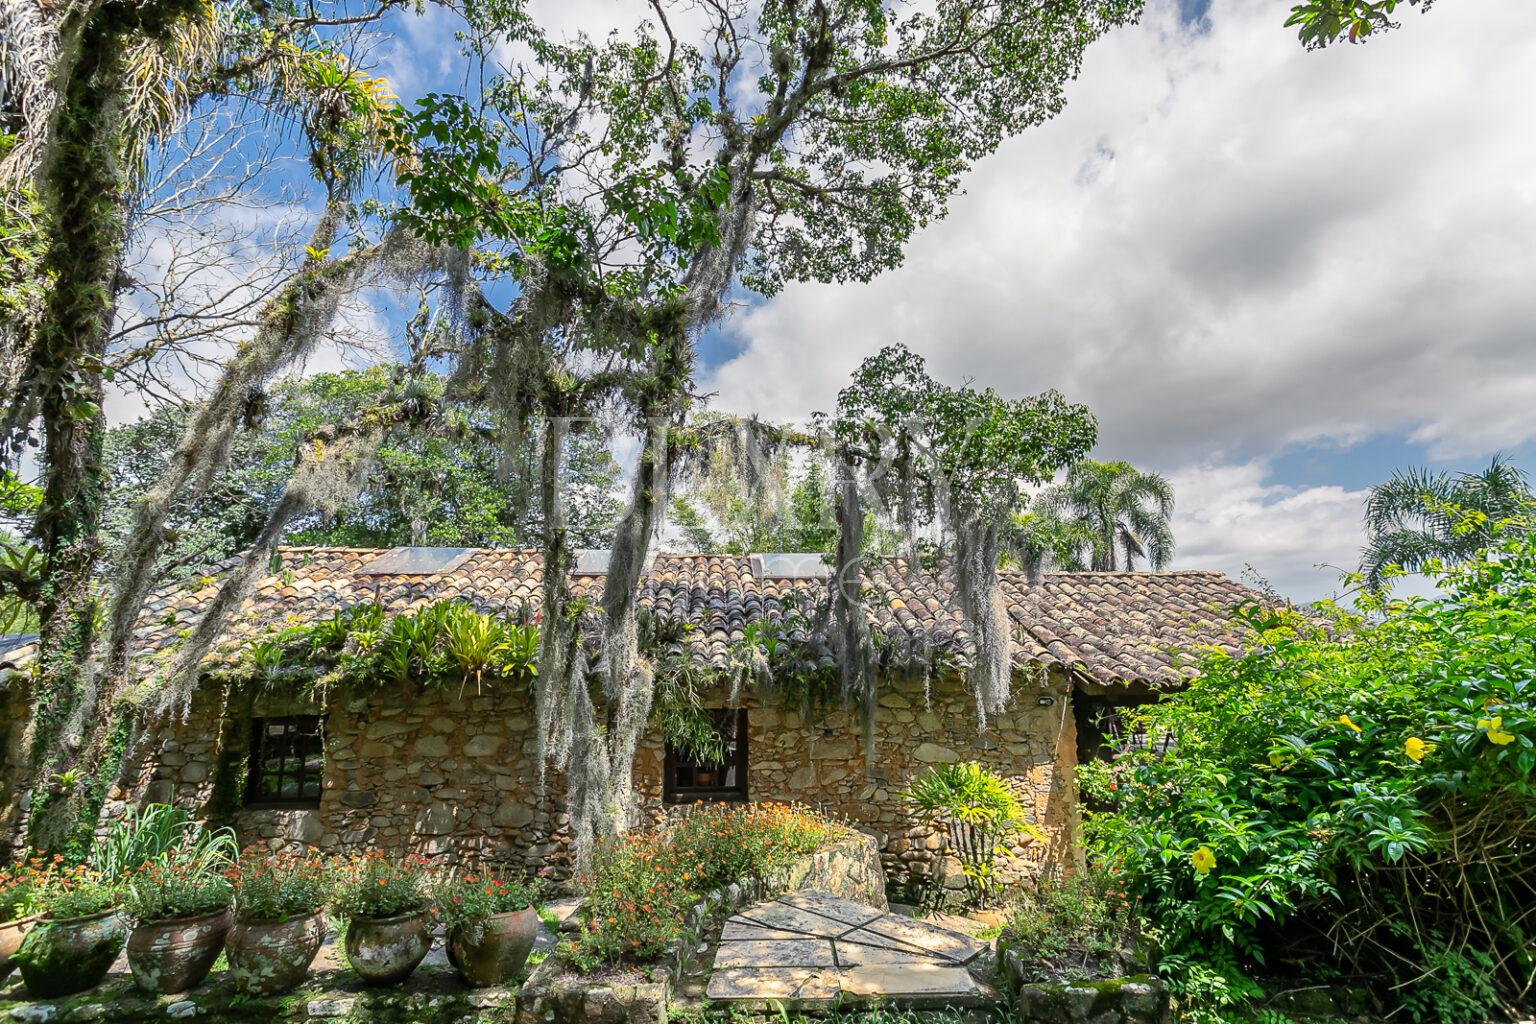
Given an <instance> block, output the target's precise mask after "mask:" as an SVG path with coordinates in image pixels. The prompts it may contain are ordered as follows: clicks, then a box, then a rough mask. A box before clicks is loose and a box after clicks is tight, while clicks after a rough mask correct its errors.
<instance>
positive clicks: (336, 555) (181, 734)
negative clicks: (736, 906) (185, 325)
mask: <svg viewBox="0 0 1536 1024" xmlns="http://www.w3.org/2000/svg"><path fill="white" fill-rule="evenodd" d="M605 554H606V553H603V552H584V553H582V557H581V558H580V559H579V561H578V564H577V566H576V568H575V570H574V571H573V573H572V576H571V580H570V588H571V591H572V593H573V594H574V595H577V596H586V597H589V598H592V597H596V596H598V595H599V594H600V593H601V588H602V585H603V570H604V567H605V561H606V559H605ZM278 561H279V562H280V564H278V565H275V566H274V571H273V572H272V574H271V575H269V576H268V577H266V578H265V579H263V580H262V581H261V582H260V584H259V585H258V586H257V588H256V591H255V594H254V596H253V597H252V598H251V599H250V600H249V601H248V602H247V603H246V605H245V606H244V607H243V609H242V610H241V613H240V615H238V616H236V617H235V621H234V623H233V625H232V627H231V631H232V633H235V634H237V635H238V634H241V633H248V632H255V631H256V630H258V629H260V628H261V627H263V626H266V625H268V624H271V623H274V622H279V623H280V622H290V623H291V622H303V621H306V620H318V619H320V618H322V617H328V616H330V615H332V614H333V613H334V612H335V611H336V610H337V609H338V608H343V607H347V606H349V605H354V604H357V603H360V602H374V603H378V604H382V605H384V606H385V608H386V610H388V611H391V612H398V611H404V610H408V609H412V608H415V607H419V606H421V605H424V604H428V603H431V602H433V601H438V600H442V599H444V598H454V599H460V600H464V601H467V602H470V603H471V604H473V605H474V606H475V607H477V608H478V609H480V610H482V611H489V612H499V613H507V614H513V613H522V614H527V612H528V610H529V609H533V610H536V609H537V606H538V604H539V594H540V588H541V585H542V560H541V557H540V555H539V553H538V552H537V551H530V550H487V549H440V548H430V549H424V548H415V549H399V548H397V549H394V550H392V551H387V552H386V551H380V550H371V549H353V548H287V549H284V550H283V551H282V552H281V553H280V558H279V560H278ZM827 572H828V568H827V567H826V566H825V565H824V564H823V563H822V561H821V559H820V557H819V556H784V555H761V556H727V555H681V554H666V553H662V554H659V555H657V556H656V557H655V559H654V561H653V563H652V565H651V567H650V569H649V571H648V573H647V574H646V576H645V577H644V579H643V582H642V592H641V603H642V606H643V607H646V608H649V609H651V610H652V612H653V613H654V614H657V615H665V616H670V617H673V618H676V619H680V620H683V621H685V622H687V623H689V624H691V625H692V627H694V628H692V629H691V630H689V631H687V632H686V633H685V634H684V635H685V637H686V641H685V642H686V643H687V644H688V645H689V646H690V647H691V649H692V652H693V655H694V656H695V657H696V658H697V659H699V660H701V661H704V662H710V663H713V664H716V665H720V664H724V663H725V661H726V658H727V656H728V654H729V652H730V650H731V646H732V645H733V644H739V643H740V641H741V639H742V637H743V635H744V631H745V630H746V629H747V627H748V626H749V625H751V624H752V623H754V622H758V621H761V620H763V619H776V618H777V619H782V617H783V616H784V615H785V610H786V606H791V607H799V608H810V607H814V606H815V604H816V602H817V601H819V600H820V599H821V597H822V595H823V594H824V593H825V587H826V575H827ZM219 576H220V572H219V571H218V570H215V571H214V572H213V573H211V574H210V575H209V576H206V577H203V578H202V579H201V580H197V581H191V582H188V583H186V584H182V585H178V586H173V587H168V588H165V589H163V590H161V591H158V592H156V593H155V594H154V595H153V596H152V598H151V600H150V602H149V605H148V608H147V610H146V614H145V619H144V623H145V624H144V626H143V627H142V629H141V631H140V638H139V640H140V644H141V653H144V652H152V651H155V650H158V649H163V648H165V647H167V646H168V645H170V644H172V643H173V642H174V641H175V638H176V637H177V636H178V635H180V634H181V633H183V632H184V631H185V630H186V629H187V628H188V627H189V626H190V625H191V624H193V623H195V622H196V621H197V618H198V616H199V615H200V609H201V607H202V606H203V605H204V603H205V602H207V601H208V600H209V599H210V598H212V597H213V595H214V593H215V592H216V590H217V587H218V585H219V582H220V579H219ZM864 585H865V588H866V590H865V593H866V599H867V601H868V603H869V606H870V608H871V611H872V627H873V628H874V629H875V630H877V631H878V632H879V633H880V634H883V641H884V642H888V643H899V644H906V645H909V646H910V647H911V648H913V649H923V650H928V651H939V652H948V656H947V657H944V658H937V659H934V662H933V663H934V664H935V666H936V667H935V668H934V669H933V670H932V671H931V672H929V673H927V674H926V677H924V676H920V675H917V674H914V673H910V672H905V673H892V674H890V675H889V676H888V677H886V678H883V679H882V682H881V687H880V691H879V699H878V707H877V708H876V715H875V728H874V733H873V739H874V745H875V750H874V752H873V756H872V757H869V758H866V752H865V750H864V736H863V728H862V712H861V711H860V710H859V709H857V708H843V707H841V706H832V707H822V708H821V709H819V710H809V709H805V708H799V707H797V706H796V705H795V704H794V702H793V701H790V700H789V699H787V698H786V697H785V695H783V694H781V693H777V692H776V691H774V690H773V688H771V687H767V688H763V687H752V686H745V687H741V688H740V689H739V692H737V693H736V694H735V695H734V697H733V695H732V693H731V692H730V690H731V689H732V688H731V687H728V686H725V685H721V686H720V687H718V688H717V689H716V690H713V691H711V692H710V694H709V699H708V701H707V703H708V704H709V705H711V706H712V707H715V708H717V709H718V711H717V715H718V717H717V721H718V723H719V724H720V726H721V728H722V731H723V732H724V733H725V734H726V736H727V739H728V746H727V756H726V759H725V761H726V763H725V764H715V765H702V764H693V763H689V761H688V759H687V758H686V757H685V756H682V755H681V754H680V753H679V752H677V751H675V750H671V749H669V747H668V744H667V743H666V742H665V741H664V739H663V738H662V736H661V735H660V733H659V730H655V729H653V730H652V734H651V735H649V736H648V737H647V738H646V740H645V741H644V742H643V743H642V745H641V748H640V751H639V754H638V755H637V763H636V771H635V779H636V785H637V787H638V789H639V791H640V793H641V796H642V806H643V808H644V812H645V813H646V814H648V815H650V816H652V817H655V816H660V815H662V814H665V813H666V812H667V808H668V807H669V806H672V805H676V804H686V803H691V802H693V801H694V800H700V799H703V800H772V801H798V802H802V803H805V804H808V805H812V806H815V807H818V808H821V809H824V810H826V811H829V812H832V813H834V814H837V815H839V816H842V817H844V818H846V819H847V820H849V821H850V822H852V823H853V824H855V825H857V826H858V827H860V828H862V829H864V830H866V831H868V832H870V833H872V834H874V835H875V836H876V837H877V838H878V840H879V842H880V844H881V848H882V859H883V861H884V865H885V867H886V869H887V872H888V873H889V875H890V876H891V877H892V879H893V880H894V881H896V882H898V883H901V882H916V881H920V880H922V879H924V878H925V877H926V876H928V875H929V874H930V873H931V872H933V871H934V870H935V869H936V866H937V865H936V864H935V854H934V851H935V849H936V848H937V847H938V845H939V844H938V839H937V837H936V836H934V835H931V834H930V832H929V831H928V829H927V828H926V827H925V826H924V825H923V824H922V823H921V822H918V821H915V820H913V816H912V813H911V811H910V809H909V808H908V807H907V806H906V805H905V802H904V801H903V799H902V797H901V792H902V790H903V788H904V787H905V786H906V785H907V783H908V782H909V781H910V780H911V779H912V778H913V777H914V776H915V775H916V774H917V773H919V772H920V771H922V770H923V769H924V768H926V767H927V766H928V765H931V764H934V763H938V762H944V761H956V760H978V761H981V762H983V763H985V764H987V765H989V766H991V767H993V768H994V769H997V770H999V771H1000V772H1002V773H1003V774H1005V775H1007V776H1008V777H1010V778H1012V779H1014V780H1016V782H1017V784H1018V785H1019V787H1020V788H1021V789H1022V791H1023V792H1024V794H1025V796H1026V798H1027V800H1028V802H1029V803H1030V804H1031V809H1032V811H1033V814H1034V818H1035V821H1036V822H1037V824H1038V825H1039V827H1040V828H1041V830H1042V832H1043V833H1044V836H1045V839H1044V841H1039V842H1035V841H1031V842H1027V843H1025V844H1023V845H1021V846H1020V847H1019V848H1017V849H1016V850H1015V855H1016V857H1015V861H1014V864H1013V871H1014V872H1015V873H1023V872H1030V871H1035V870H1038V869H1039V868H1040V866H1041V865H1042V864H1047V865H1049V864H1064V863H1068V862H1070V860H1071V858H1072V857H1073V856H1074V850H1075V843H1074V836H1075V829H1076V825H1077V822H1078V808H1077V795H1076V787H1075V785H1074V780H1073V767H1074V766H1075V765H1076V764H1077V763H1078V762H1079V759H1080V758H1084V757H1092V756H1098V754H1099V752H1100V750H1101V748H1102V742H1103V736H1104V733H1105V731H1106V730H1113V729H1114V728H1116V724H1115V722H1116V720H1115V709H1116V708H1118V707H1121V706H1124V705H1125V704H1128V703H1134V702H1137V701H1145V700H1149V699H1154V697H1155V694H1156V692H1157V691H1158V689H1160V688H1166V687H1170V686H1177V685H1179V684H1180V683H1181V682H1182V681H1183V680H1184V679H1186V678H1187V677H1188V676H1189V675H1190V674H1191V673H1192V671H1193V670H1192V668H1191V667H1190V664H1189V659H1188V657H1187V656H1186V655H1184V654H1182V653H1181V651H1186V650H1188V649H1189V648H1191V647H1195V646H1199V645H1218V646H1222V647H1224V648H1227V649H1234V648H1235V647H1236V646H1237V644H1238V643H1239V642H1240V634H1239V632H1238V629H1237V627H1236V625H1235V624H1234V623H1232V621H1231V619H1230V610H1231V608H1232V607H1233V606H1234V605H1236V604H1237V603H1238V602H1240V601H1243V600H1247V599H1251V598H1253V597H1255V596H1256V595H1255V594H1254V593H1253V592H1252V591H1250V590H1248V589H1247V588H1245V587H1242V586H1240V585H1239V584H1237V583H1234V582H1233V581H1232V580H1230V579H1228V578H1227V577H1225V576H1223V575H1222V574H1220V573H1215V572H1159V573H1137V572H1117V573H1052V574H1046V575H1045V576H1044V577H1043V578H1042V579H1041V580H1040V581H1039V582H1037V583H1031V582H1029V581H1028V580H1027V579H1026V578H1025V577H1024V576H1023V575H1022V574H1009V573H1005V574H1003V577H1002V591H1003V595H1004V598H1005V602H1006V605H1007V610H1008V613H1009V616H1010V617H1011V619H1012V620H1013V623H1014V627H1015V636H1014V665H1015V673H1014V675H1015V678H1014V686H1013V693H1014V696H1013V700H1012V702H1011V706H1010V707H1009V709H1008V711H1007V713H1005V714H1002V715H999V716H996V717H994V718H992V719H991V720H990V721H989V722H988V723H987V725H986V727H985V729H982V728H980V727H979V725H978V719H977V714H976V710H975V706H974V703H973V701H972V699H971V695H970V691H969V689H968V687H967V686H966V684H965V682H964V680H963V678H962V677H961V675H960V672H961V671H962V670H963V667H964V663H965V650H966V647H967V639H966V635H965V627H964V623H963V620H962V617H961V615H960V613H959V611H958V610H957V605H956V602H955V600H954V593H953V584H952V582H951V581H950V580H949V579H948V578H947V577H946V575H945V573H944V572H943V571H942V570H935V569H925V568H920V567H917V566H912V565H909V564H908V563H907V562H906V561H905V560H903V559H899V558H885V559H874V560H870V561H869V563H868V564H867V566H866V571H865V573H864ZM791 594H793V595H796V597H795V599H793V600H790V599H789V597H790V595H791ZM7 657H8V658H9V660H4V659H5V658H7ZM24 661H25V653H24V651H22V652H21V653H13V654H11V655H8V656H3V657H0V670H4V669H6V668H12V669H15V668H18V667H20V665H21V664H23V663H24ZM18 689H20V688H19V687H17V686H14V685H11V686H6V685H5V684H4V683H0V696H3V697H8V698H9V697H14V695H15V692H16V691H17V690H18ZM7 690H9V691H10V693H9V694H7V693H6V691H7ZM123 777H124V778H125V779H127V780H129V781H128V783H127V784H124V785H120V786H118V787H116V788H115V789H114V791H113V792H112V793H111V794H110V796H109V803H108V808H107V812H108V814H109V816H110V815H111V814H113V813H120V811H121V808H122V807H123V806H124V805H126V804H128V803H145V802H152V801H153V802H166V803H174V804H176V805H179V806H182V807H185V808H187V809H188V810H190V811H192V812H193V813H194V814H196V815H198V816H200V817H203V818H206V819H209V820H212V821H216V822H222V823H228V824H231V825H233V826H234V827H235V829H236V830H237V832H238V833H239V834H240V836H241V839H242V841H245V842H249V841H254V840H260V839H267V840H272V839H277V840H283V841H287V842H291V843H294V844H301V843H302V844H310V845H314V846H318V847H321V848H325V849H333V850H343V851H344V850H348V849H356V848H366V847H373V846H377V847H383V848H386V849H389V848H409V849H414V850H418V851H421V852H424V853H426V854H429V855H433V856H439V857H444V858H448V859H452V860H463V861H475V862H495V863H502V864H508V863H510V864H516V865H521V866H523V867H525V868H527V869H528V870H532V871H543V872H545V873H547V874H554V875H556V876H559V875H561V874H562V873H563V871H564V867H563V865H564V859H565V834H564V831H563V820H562V801H563V795H562V780H561V779H559V778H558V777H557V776H555V775H553V774H551V775H550V776H549V777H548V778H543V779H541V771H540V765H539V763H538V755H537V744H536V738H535V726H534V712H533V695H532V691H531V687H530V686H529V685H527V684H526V683H525V684H521V685H512V684H511V683H507V682H503V683H497V684H495V685H490V686H486V687H484V688H483V689H482V690H481V691H480V692H476V690H475V688H474V687H472V686H471V687H466V688H464V689H462V690H460V689H455V688H446V689H429V688H416V687H413V688H410V689H409V690H407V689H405V688H399V689H397V690H383V691H380V690H372V691H369V692H368V693H366V694H361V693H358V694H354V693H349V692H346V690H345V688H344V687H339V688H337V689H336V690H333V691H332V692H330V693H329V694H327V695H326V697H325V699H324V700H320V699H317V698H315V697H313V696H309V697H305V696H299V695H298V694H297V693H296V692H295V688H293V687H279V688H272V689H264V688H249V687H247V688H244V689H243V690H242V691H241V692H233V693H231V692H226V690H225V688H222V687H219V686H215V685H211V684H210V685H205V686H203V687H202V688H201V689H200V690H199V691H198V693H197V694H196V695H195V697H194V699H193V702H192V705H191V708H190V710H189V711H188V713H187V714H186V715H185V716H184V717H183V718H181V719H179V720H176V721H171V722H168V723H165V724H162V725H157V726H155V727H154V728H153V729H152V730H151V731H150V733H149V734H148V735H147V736H146V737H145V738H144V739H143V740H142V741H141V742H138V743H137V744H135V745H134V746H133V747H132V749H131V750H130V752H129V762H128V768H127V771H126V772H125V774H124V776H123Z"/></svg>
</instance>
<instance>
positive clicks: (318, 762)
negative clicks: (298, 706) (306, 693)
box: [245, 715, 325, 807]
mask: <svg viewBox="0 0 1536 1024" xmlns="http://www.w3.org/2000/svg"><path fill="white" fill-rule="evenodd" d="M324 769H325V734H324V731H323V729H322V726H321V719H320V716H319V715H287V716H285V717H282V718H255V719H252V720H251V767H250V774H249V776H248V777H247V780H246V789H245V802H246V805H247V806H258V807H259V806H262V805H269V806H270V805H293V804H298V805H309V806H315V805H318V804H319V803H320V776H321V773H322V772H323V771H324Z"/></svg>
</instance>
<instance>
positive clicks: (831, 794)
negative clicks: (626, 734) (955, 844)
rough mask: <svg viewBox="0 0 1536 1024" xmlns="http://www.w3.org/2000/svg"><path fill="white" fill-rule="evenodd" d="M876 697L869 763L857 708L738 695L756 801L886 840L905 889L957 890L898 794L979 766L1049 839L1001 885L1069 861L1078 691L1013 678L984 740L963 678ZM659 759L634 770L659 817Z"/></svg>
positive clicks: (887, 855)
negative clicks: (942, 881)
mask: <svg viewBox="0 0 1536 1024" xmlns="http://www.w3.org/2000/svg"><path fill="white" fill-rule="evenodd" d="M880 689H881V696H880V698H879V707H878V708H877V716H876V720H875V721H876V727H875V754H874V757H873V759H872V760H873V765H872V766H870V765H869V764H867V763H866V758H865V751H864V741H863V730H862V721H861V712H860V711H859V710H858V709H857V708H851V709H847V710H841V709H838V710H826V711H817V712H812V713H810V714H802V713H800V712H796V711H792V710H789V709H787V708H785V707H784V706H783V704H782V702H780V701H776V700H774V699H772V698H771V697H769V698H768V699H767V700H766V701H765V700H764V699H763V698H761V697H760V696H759V695H758V694H756V693H751V692H747V693H743V694H742V695H741V700H740V704H741V705H742V706H745V707H746V708H747V709H748V711H747V725H748V741H747V743H748V755H749V764H748V771H747V779H748V797H749V799H752V800H775V801H784V802H799V803H804V804H807V805H809V806H811V807H815V808H817V809H818V810H821V811H824V812H827V813H830V814H833V815H836V816H837V817H840V818H842V819H844V820H846V821H848V822H850V823H851V824H853V825H856V826H857V827H859V828H860V829H863V830H864V831H867V832H869V833H871V834H872V835H874V836H875V837H876V839H877V840H878V841H879V843H880V846H881V859H882V861H883V863H884V865H885V869H886V874H887V876H888V877H890V878H891V879H892V880H894V881H896V882H898V883H902V882H911V883H924V882H926V881H927V880H928V879H930V878H931V877H932V875H933V873H934V872H935V871H936V870H938V871H940V872H943V874H944V877H945V878H946V879H947V880H948V881H949V883H950V885H952V886H954V887H958V886H959V885H960V884H961V883H962V880H963V879H962V876H961V874H960V871H959V866H958V864H955V863H953V862H950V863H949V864H948V865H944V864H940V863H938V856H937V852H936V851H938V850H939V848H940V842H941V840H940V836H939V835H937V834H936V833H935V832H934V830H933V829H931V828H929V827H927V826H926V825H924V824H922V823H920V822H916V821H914V820H913V819H912V815H911V811H910V808H909V807H907V806H906V804H905V802H904V801H903V800H902V799H901V792H902V790H903V789H904V788H905V787H906V786H907V784H908V783H909V782H911V781H912V779H913V778H915V777H916V776H917V775H918V774H920V773H921V772H922V771H923V770H925V769H926V768H928V767H929V766H930V765H933V764H937V763H939V762H945V761H962V760H964V761H970V760H975V761H980V762H982V763H983V764H986V765H988V766H989V767H991V768H993V769H994V770H996V771H998V772H1000V773H1001V774H1003V775H1005V776H1007V777H1009V778H1011V779H1013V780H1014V781H1015V783H1016V784H1017V785H1018V786H1019V788H1020V789H1021V790H1022V791H1023V792H1024V794H1025V796H1026V798H1027V799H1028V801H1029V802H1030V804H1031V810H1032V811H1033V816H1034V820H1035V822H1036V824H1037V825H1038V826H1039V827H1040V828H1041V830H1042V832H1044V834H1045V836H1046V839H1045V841H1044V842H1033V841H1025V842H1022V843H1020V844H1019V845H1018V846H1016V847H1015V848H1014V851H1013V854H1014V856H1013V858H1012V861H1011V863H1010V864H1009V865H1007V866H1005V869H1004V872H1003V874H1004V880H1005V881H1016V880H1019V879H1021V878H1023V877H1026V876H1028V875H1032V874H1035V873H1037V872H1039V871H1040V870H1041V868H1042V866H1049V867H1060V866H1063V865H1066V864H1069V863H1072V862H1073V858H1074V857H1075V856H1076V855H1077V854H1076V846H1075V841H1076V835H1077V822H1078V815H1077V805H1076V799H1077V798H1076V789H1075V785H1074V782H1073V777H1072V768H1073V766H1075V764H1076V762H1077V730H1076V725H1075V723H1074V721H1073V717H1072V705H1071V684H1070V682H1069V681H1068V680H1067V679H1066V678H1065V677H1064V676H1061V675H1052V676H1051V677H1049V678H1048V679H1047V680H1046V681H1044V682H1041V681H1040V680H1038V679H1036V678H1033V677H1029V678H1026V677H1023V676H1019V677H1016V679H1015V682H1014V699H1013V702H1012V706H1011V707H1010V709H1009V711H1008V712H1007V713H1006V714H1002V715H998V716H996V717H994V718H992V719H991V720H990V721H989V722H988V724H987V728H986V730H985V731H981V730H979V729H978V723H977V716H976V708H975V704H974V702H973V701H972V699H971V694H970V690H969V688H968V687H967V686H966V685H965V684H964V683H963V682H962V681H960V680H957V679H947V680H943V681H937V680H936V681H933V682H932V683H931V685H929V686H927V687H925V684H924V682H923V681H922V680H921V679H892V680H887V681H884V682H882V684H881V688H880ZM1047 701H1048V702H1049V703H1046V702H1047ZM717 703H719V702H718V701H717ZM662 761H663V750H662V744H661V742H660V740H659V739H657V738H652V739H651V741H650V742H648V743H647V744H645V746H644V747H643V748H642V750H641V752H640V756H639V758H638V761H637V764H636V770H635V778H636V780H637V785H639V786H640V787H641V788H642V791H643V794H644V797H645V806H646V809H647V810H648V812H649V813H650V814H651V815H652V816H653V817H655V816H659V815H660V814H661V813H663V811H664V805H663V804H662V784H661V779H662Z"/></svg>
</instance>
